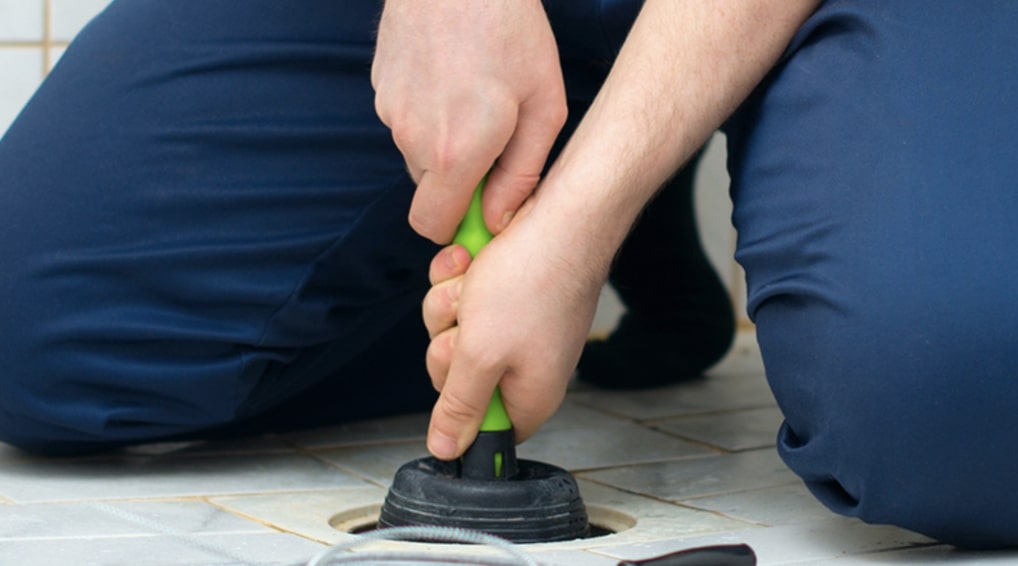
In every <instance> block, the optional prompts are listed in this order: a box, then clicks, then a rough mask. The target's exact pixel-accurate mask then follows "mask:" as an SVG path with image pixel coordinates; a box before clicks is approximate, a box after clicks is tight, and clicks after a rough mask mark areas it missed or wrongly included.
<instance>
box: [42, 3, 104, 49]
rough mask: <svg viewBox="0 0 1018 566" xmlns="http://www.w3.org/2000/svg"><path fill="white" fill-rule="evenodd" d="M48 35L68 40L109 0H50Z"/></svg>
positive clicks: (60, 39)
mask: <svg viewBox="0 0 1018 566" xmlns="http://www.w3.org/2000/svg"><path fill="white" fill-rule="evenodd" d="M50 2H51V6H52V7H51V9H50V35H51V36H52V38H53V40H55V41H70V40H71V39H74V36H75V35H77V34H78V31H80V30H81V28H82V27H84V26H85V24H86V23H88V21H89V20H91V19H92V18H93V17H94V16H95V15H96V14H98V13H99V12H101V11H102V10H103V8H105V7H106V5H107V4H109V3H110V0H50Z"/></svg>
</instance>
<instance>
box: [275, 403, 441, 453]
mask: <svg viewBox="0 0 1018 566" xmlns="http://www.w3.org/2000/svg"><path fill="white" fill-rule="evenodd" d="M430 417H431V414H430V413H427V412H424V413H414V414H411V415H401V416H395V417H387V418H384V419H373V420H368V421H361V422H356V423H350V424H344V425H339V426H332V427H323V428H316V429H311V430H304V431H298V432H292V433H286V434H282V435H280V438H282V439H283V440H285V441H286V442H289V443H291V444H294V445H296V446H301V447H304V448H315V449H317V448H330V447H338V446H356V445H362V444H378V443H388V442H406V441H419V442H422V443H423V442H424V438H425V436H426V435H427V432H428V420H429V419H430Z"/></svg>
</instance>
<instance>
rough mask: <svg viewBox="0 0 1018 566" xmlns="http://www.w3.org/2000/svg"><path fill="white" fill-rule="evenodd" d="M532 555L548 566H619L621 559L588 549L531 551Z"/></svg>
mask: <svg viewBox="0 0 1018 566" xmlns="http://www.w3.org/2000/svg"><path fill="white" fill-rule="evenodd" d="M530 555H531V556H532V557H533V558H534V559H535V560H537V561H538V562H539V563H540V564H542V565H547V566H559V565H561V566H579V565H582V566H618V563H619V561H618V560H617V559H615V558H609V557H607V556H602V555H600V554H595V553H593V552H588V551H586V550H550V551H530Z"/></svg>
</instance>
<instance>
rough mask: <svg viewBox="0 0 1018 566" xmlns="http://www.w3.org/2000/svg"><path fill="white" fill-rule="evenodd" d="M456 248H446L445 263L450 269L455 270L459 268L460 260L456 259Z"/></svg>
mask: <svg viewBox="0 0 1018 566" xmlns="http://www.w3.org/2000/svg"><path fill="white" fill-rule="evenodd" d="M455 252H456V248H448V249H446V250H445V264H446V266H448V267H449V269H452V270H455V269H457V268H459V262H458V261H456V253H455Z"/></svg>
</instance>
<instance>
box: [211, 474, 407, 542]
mask: <svg viewBox="0 0 1018 566" xmlns="http://www.w3.org/2000/svg"><path fill="white" fill-rule="evenodd" d="M387 492H388V490H387V489H386V488H383V487H378V486H364V487H355V488H345V489H330V490H318V491H308V492H300V493H276V494H258V495H239V496H221V497H214V498H211V499H210V501H211V502H212V503H214V504H215V505H217V506H219V507H222V508H223V509H228V510H229V511H231V512H233V513H237V514H239V515H242V516H245V517H250V518H252V519H254V520H256V521H259V522H261V523H264V524H266V525H269V526H271V527H272V528H275V529H279V530H281V531H284V532H289V533H294V534H298V535H300V536H303V537H305V538H308V539H311V540H315V541H319V542H322V543H326V544H335V543H337V542H340V541H343V540H346V536H347V535H345V533H344V532H343V531H339V530H336V528H334V527H333V526H332V525H331V524H330V521H331V520H333V519H335V521H336V522H337V524H338V523H345V524H349V525H363V524H365V523H366V522H370V520H377V519H378V515H377V511H375V512H374V515H373V516H372V517H371V519H369V520H365V519H364V511H363V509H365V508H367V507H371V508H373V509H374V508H377V507H378V506H380V505H381V504H382V501H383V500H384V499H385V494H386V493H387Z"/></svg>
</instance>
